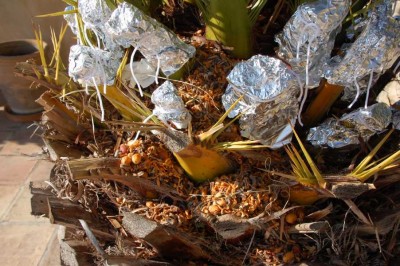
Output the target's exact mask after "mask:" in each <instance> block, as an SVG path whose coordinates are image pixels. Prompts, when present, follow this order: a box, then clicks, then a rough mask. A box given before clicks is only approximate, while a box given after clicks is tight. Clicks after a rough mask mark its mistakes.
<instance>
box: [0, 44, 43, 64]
mask: <svg viewBox="0 0 400 266" xmlns="http://www.w3.org/2000/svg"><path fill="white" fill-rule="evenodd" d="M12 43H27V44H29V45H31V46H33V47H34V48H35V51H34V52H32V53H26V54H22V55H9V56H8V55H1V54H0V60H1V61H8V60H9V61H15V60H16V59H18V58H21V60H24V59H26V58H31V57H32V56H35V55H37V54H39V48H38V45H37V41H36V39H15V40H10V41H6V42H0V49H1V48H2V46H3V45H4V46H6V45H10V44H12ZM47 46H48V44H47V42H45V41H43V48H44V50H45V51H46V49H47Z"/></svg>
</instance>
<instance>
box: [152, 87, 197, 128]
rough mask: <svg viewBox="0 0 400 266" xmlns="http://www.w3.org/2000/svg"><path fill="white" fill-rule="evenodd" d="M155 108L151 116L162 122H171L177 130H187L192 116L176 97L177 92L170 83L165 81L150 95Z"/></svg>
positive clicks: (177, 96)
mask: <svg viewBox="0 0 400 266" xmlns="http://www.w3.org/2000/svg"><path fill="white" fill-rule="evenodd" d="M151 102H152V103H154V105H155V108H154V110H153V114H154V115H155V116H157V117H158V119H160V120H161V121H162V122H164V123H165V124H167V122H171V123H172V124H174V125H175V126H176V128H178V129H183V128H187V127H188V125H189V123H190V121H191V120H192V116H191V115H190V113H189V111H188V110H187V109H186V108H185V104H184V103H183V101H182V99H181V98H180V97H179V95H178V90H177V89H176V88H175V86H174V84H172V83H171V82H170V81H168V80H167V81H165V82H164V83H163V84H162V85H161V86H160V87H158V88H157V89H156V90H155V91H154V92H153V94H152V95H151Z"/></svg>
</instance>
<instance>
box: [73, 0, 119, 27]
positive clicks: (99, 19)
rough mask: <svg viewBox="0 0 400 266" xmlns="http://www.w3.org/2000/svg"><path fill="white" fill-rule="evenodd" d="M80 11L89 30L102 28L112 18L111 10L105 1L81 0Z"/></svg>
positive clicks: (79, 3)
mask: <svg viewBox="0 0 400 266" xmlns="http://www.w3.org/2000/svg"><path fill="white" fill-rule="evenodd" d="M78 9H79V13H80V14H81V17H82V20H83V22H85V25H86V26H87V27H89V28H94V27H99V26H102V25H103V24H104V23H106V21H107V20H108V19H109V18H110V16H111V12H112V11H111V9H110V8H109V7H108V5H107V3H106V1H104V0H79V1H78Z"/></svg>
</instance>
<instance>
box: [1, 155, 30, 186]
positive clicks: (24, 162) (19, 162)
mask: <svg viewBox="0 0 400 266" xmlns="http://www.w3.org/2000/svg"><path fill="white" fill-rule="evenodd" d="M36 163H37V160H36V159H35V158H33V157H29V156H0V185H21V184H23V183H24V182H25V181H26V180H27V177H28V175H29V174H30V173H31V171H32V170H33V167H34V166H35V164H36Z"/></svg>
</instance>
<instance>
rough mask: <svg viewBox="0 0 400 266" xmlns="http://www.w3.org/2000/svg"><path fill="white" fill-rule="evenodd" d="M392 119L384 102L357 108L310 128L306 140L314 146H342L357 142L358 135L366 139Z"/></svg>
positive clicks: (383, 127) (379, 130)
mask: <svg viewBox="0 0 400 266" xmlns="http://www.w3.org/2000/svg"><path fill="white" fill-rule="evenodd" d="M391 121H392V113H391V110H390V108H389V106H387V105H386V104H384V103H376V104H373V105H371V106H369V107H368V108H363V107H362V108H359V109H357V110H355V111H353V112H351V113H349V114H346V115H343V116H342V117H341V118H340V119H339V120H336V119H333V118H328V119H327V120H325V121H324V122H323V123H322V124H321V125H319V126H318V127H314V128H311V129H310V132H309V134H308V135H307V140H308V141H310V142H311V144H312V145H314V146H328V147H331V148H342V147H345V146H347V145H351V144H359V137H361V138H363V139H364V140H365V141H367V140H368V139H369V138H370V137H371V136H372V135H374V134H375V133H379V132H382V131H383V130H384V129H385V128H386V127H387V126H388V125H389V124H390V123H391Z"/></svg>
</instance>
